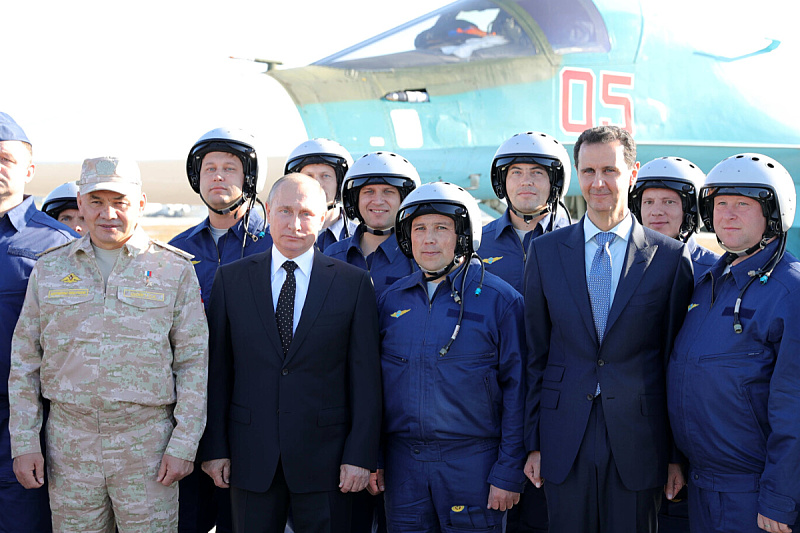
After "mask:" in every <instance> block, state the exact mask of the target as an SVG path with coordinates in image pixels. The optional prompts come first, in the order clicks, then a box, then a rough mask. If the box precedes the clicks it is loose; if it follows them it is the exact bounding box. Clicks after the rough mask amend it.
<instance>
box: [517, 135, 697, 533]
mask: <svg viewBox="0 0 800 533" xmlns="http://www.w3.org/2000/svg"><path fill="white" fill-rule="evenodd" d="M574 157H575V166H576V168H577V174H578V179H579V183H580V188H581V193H582V194H583V197H584V199H585V200H586V204H587V210H586V215H585V216H584V217H583V219H582V220H581V221H580V223H578V224H574V225H572V226H570V227H567V228H563V229H560V230H557V231H554V232H552V233H548V234H546V235H543V236H542V237H540V238H538V239H535V240H534V241H532V242H531V246H530V249H529V252H528V262H527V265H526V271H525V324H526V331H527V341H528V353H529V360H528V396H527V402H526V423H525V438H526V446H527V449H528V452H529V455H528V461H527V463H526V465H525V473H526V474H527V475H528V477H529V478H530V479H531V481H532V482H533V483H534V484H535V485H536V486H542V484H544V487H545V491H546V493H547V502H548V513H549V516H550V529H551V531H557V532H558V533H572V532H574V533H600V532H603V533H606V532H607V533H626V532H637V533H638V532H650V531H656V513H657V510H658V509H657V507H658V502H659V501H660V498H659V496H660V495H659V491H660V490H662V489H663V490H665V491H666V493H667V496H668V497H669V498H672V496H673V495H674V494H676V493H677V492H678V490H679V489H680V487H681V486H682V484H683V476H682V474H681V471H680V468H679V465H678V464H676V463H677V461H679V457H678V455H677V452H674V446H672V441H671V432H670V429H669V422H668V419H667V412H666V396H665V368H666V362H667V357H668V355H669V353H670V350H671V347H672V342H673V340H674V338H675V335H676V334H677V332H678V329H679V328H680V325H681V323H682V321H683V317H684V315H685V313H686V308H687V305H688V303H689V297H690V295H691V290H692V264H691V260H690V257H689V253H688V250H687V249H686V248H685V246H683V244H681V243H680V242H678V241H676V240H674V239H669V238H667V237H664V236H663V235H661V234H659V233H657V232H655V231H652V230H649V229H647V228H644V227H642V226H641V224H639V223H638V222H637V221H636V220H635V219H634V217H633V216H631V213H630V211H629V210H628V191H629V189H630V187H632V186H633V184H634V183H635V182H636V173H637V170H638V167H639V163H638V162H636V144H635V142H634V140H633V138H632V137H631V135H630V133H628V132H627V131H625V130H622V129H621V128H618V127H615V126H601V127H597V128H592V129H590V130H586V131H585V132H583V133H582V134H581V136H580V137H579V138H578V140H577V142H576V143H575V149H574ZM545 479H546V482H545ZM665 482H666V485H665Z"/></svg>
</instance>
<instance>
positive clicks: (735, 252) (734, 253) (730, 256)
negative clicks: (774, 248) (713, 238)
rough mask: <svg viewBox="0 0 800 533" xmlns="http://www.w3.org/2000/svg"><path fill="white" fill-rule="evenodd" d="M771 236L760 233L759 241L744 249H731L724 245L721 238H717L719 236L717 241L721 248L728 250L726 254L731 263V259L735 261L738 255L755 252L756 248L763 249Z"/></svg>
mask: <svg viewBox="0 0 800 533" xmlns="http://www.w3.org/2000/svg"><path fill="white" fill-rule="evenodd" d="M771 238H772V236H769V237H768V236H767V235H762V236H761V240H760V241H758V242H757V243H756V244H754V245H753V246H751V247H750V248H746V249H744V250H733V249H731V248H729V247H727V246H725V243H723V242H722V241H721V240H719V236H717V243H718V244H719V245H720V247H721V248H722V249H723V250H725V251H726V252H728V254H727V256H728V257H727V259H728V263H733V261H735V260H736V259H737V258H739V257H747V256H748V255H750V254H752V253H755V252H757V251H758V250H763V249H764V248H765V247H766V246H767V243H768V242H769V240H770V239H771Z"/></svg>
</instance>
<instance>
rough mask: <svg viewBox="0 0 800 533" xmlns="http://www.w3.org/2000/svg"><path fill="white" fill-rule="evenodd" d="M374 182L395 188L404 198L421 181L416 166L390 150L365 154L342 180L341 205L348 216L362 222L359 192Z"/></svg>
mask: <svg viewBox="0 0 800 533" xmlns="http://www.w3.org/2000/svg"><path fill="white" fill-rule="evenodd" d="M376 184H385V185H392V186H394V187H396V188H397V190H398V191H399V192H400V200H401V201H403V200H404V199H405V198H406V197H407V196H408V194H409V193H410V192H411V191H413V190H415V189H416V188H417V187H419V186H420V184H421V181H420V179H419V174H418V173H417V169H416V168H414V165H412V164H411V163H409V161H408V159H406V158H405V157H403V156H400V155H397V154H393V153H392V152H372V153H369V154H366V155H364V156H362V157H360V158H358V159H357V160H356V162H355V163H353V166H352V167H350V170H348V171H347V174H346V175H345V177H344V182H343V183H342V205H343V206H344V211H345V214H346V215H347V218H349V219H351V220H360V221H361V222H363V221H364V218H363V217H362V216H361V213H360V212H359V210H358V195H359V193H360V192H361V188H362V187H364V186H365V185H376Z"/></svg>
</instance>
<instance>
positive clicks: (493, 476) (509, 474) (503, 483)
mask: <svg viewBox="0 0 800 533" xmlns="http://www.w3.org/2000/svg"><path fill="white" fill-rule="evenodd" d="M487 481H488V482H489V483H490V484H492V485H494V486H495V487H497V488H498V489H503V490H508V491H511V492H520V493H521V492H522V490H523V488H524V487H525V473H524V472H523V471H522V469H521V468H508V467H506V466H503V465H499V464H497V463H495V465H494V466H493V467H492V471H491V472H489V479H488V480H487Z"/></svg>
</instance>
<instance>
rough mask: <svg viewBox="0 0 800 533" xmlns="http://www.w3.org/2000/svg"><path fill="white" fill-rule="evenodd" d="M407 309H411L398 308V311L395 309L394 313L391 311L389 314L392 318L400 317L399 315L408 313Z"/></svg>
mask: <svg viewBox="0 0 800 533" xmlns="http://www.w3.org/2000/svg"><path fill="white" fill-rule="evenodd" d="M409 311H411V309H403V310H402V311H400V310H398V311H395V312H394V313H392V314H391V315H389V316H390V317H392V318H400V317H401V316H403V315H404V314H406V313H408V312H409Z"/></svg>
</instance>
